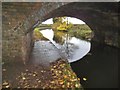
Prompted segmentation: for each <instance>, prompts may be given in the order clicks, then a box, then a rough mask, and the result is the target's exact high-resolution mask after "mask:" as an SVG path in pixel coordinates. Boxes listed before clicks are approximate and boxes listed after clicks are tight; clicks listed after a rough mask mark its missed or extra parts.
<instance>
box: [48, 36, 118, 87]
mask: <svg viewBox="0 0 120 90" xmlns="http://www.w3.org/2000/svg"><path fill="white" fill-rule="evenodd" d="M52 35H54V34H52ZM52 39H53V37H52ZM63 39H65V41H64V43H63V44H62V47H64V48H63V49H64V50H66V49H68V53H66V51H64V50H63V49H61V44H58V43H56V42H54V43H53V44H55V47H57V48H59V51H60V50H62V52H64V53H65V55H66V56H67V55H68V54H69V55H68V56H67V59H68V61H69V62H70V65H71V67H72V69H73V71H74V72H75V73H76V74H77V76H78V77H79V78H80V82H81V84H82V85H83V87H84V88H117V87H118V54H119V52H118V48H115V47H111V46H107V45H102V44H99V43H97V42H91V43H90V42H87V41H84V40H81V39H78V38H76V37H70V38H69V39H68V40H67V44H66V38H65V37H64V38H63ZM49 40H50V39H49ZM66 45H68V46H66ZM65 47H67V48H65ZM60 52H61V51H60ZM56 54H57V53H56ZM53 56H55V57H56V55H53ZM58 56H59V55H58ZM59 57H60V56H59Z"/></svg>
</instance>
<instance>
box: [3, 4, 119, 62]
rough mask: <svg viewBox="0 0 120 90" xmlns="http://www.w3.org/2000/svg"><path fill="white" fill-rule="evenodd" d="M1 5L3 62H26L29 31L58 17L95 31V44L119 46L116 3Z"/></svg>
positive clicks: (29, 37)
mask: <svg viewBox="0 0 120 90" xmlns="http://www.w3.org/2000/svg"><path fill="white" fill-rule="evenodd" d="M7 5H9V8H7ZM2 6H3V7H2V9H3V10H2V11H3V14H2V18H3V48H5V49H4V50H3V59H4V58H9V59H12V60H16V58H18V57H19V59H20V60H23V61H25V60H26V59H28V57H29V52H30V51H31V48H32V30H33V29H34V27H35V25H37V24H39V23H41V22H42V21H44V20H46V19H48V18H51V17H57V16H70V17H76V18H78V19H81V20H82V21H84V22H85V23H86V24H87V25H88V26H89V27H90V28H91V29H92V30H93V31H94V32H95V36H94V38H93V40H94V41H98V42H100V43H104V42H105V41H107V40H108V41H109V42H110V43H112V44H111V45H113V46H116V47H118V46H119V45H118V42H117V39H118V36H119V32H118V28H120V26H119V25H118V15H119V14H118V3H117V2H114V3H113V2H112V3H108V2H106V3H94V2H93V3H92V2H91V3H85V2H83V3H81V2H51V3H49V2H39V3H18V4H17V3H3V5H2ZM109 37H112V38H111V39H109ZM106 43H107V42H106ZM108 44H109V43H108ZM4 55H5V56H4Z"/></svg>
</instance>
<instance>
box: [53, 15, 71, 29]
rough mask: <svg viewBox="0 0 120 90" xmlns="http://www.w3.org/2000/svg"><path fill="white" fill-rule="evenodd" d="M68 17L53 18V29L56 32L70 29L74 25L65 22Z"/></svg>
mask: <svg viewBox="0 0 120 90" xmlns="http://www.w3.org/2000/svg"><path fill="white" fill-rule="evenodd" d="M65 19H66V17H56V18H53V22H54V23H53V25H52V28H53V29H54V30H65V31H66V30H68V29H70V28H71V27H72V26H73V24H72V23H69V24H68V22H67V21H65Z"/></svg>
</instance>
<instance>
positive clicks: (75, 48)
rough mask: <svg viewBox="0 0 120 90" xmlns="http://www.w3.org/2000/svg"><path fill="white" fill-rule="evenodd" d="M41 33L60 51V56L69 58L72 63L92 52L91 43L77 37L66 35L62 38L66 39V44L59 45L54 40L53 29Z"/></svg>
mask: <svg viewBox="0 0 120 90" xmlns="http://www.w3.org/2000/svg"><path fill="white" fill-rule="evenodd" d="M40 32H41V33H42V35H43V36H44V37H45V38H47V39H48V40H50V41H51V42H52V44H53V45H54V46H55V47H56V48H57V49H58V52H59V54H60V56H61V57H63V58H65V59H66V58H67V59H68V61H69V62H70V63H71V62H74V61H77V60H79V59H81V58H83V57H84V56H85V55H86V54H87V53H88V52H89V51H90V48H91V43H90V42H87V41H84V40H81V39H78V38H76V37H70V35H68V36H66V35H65V34H64V36H61V37H62V39H64V43H63V44H59V43H56V42H55V41H54V40H53V37H54V32H53V30H52V29H46V30H42V31H40ZM67 38H69V39H67ZM54 55H56V53H55V54H54V53H53V56H54ZM53 56H51V57H53ZM58 56H59V55H58Z"/></svg>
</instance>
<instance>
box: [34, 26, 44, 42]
mask: <svg viewBox="0 0 120 90" xmlns="http://www.w3.org/2000/svg"><path fill="white" fill-rule="evenodd" d="M33 39H34V41H37V40H46V38H44V37H43V35H42V34H41V33H40V28H38V27H36V28H35V29H34V32H33Z"/></svg>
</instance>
